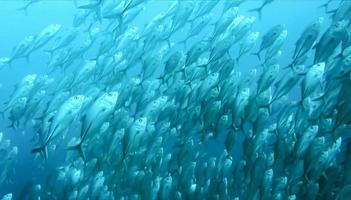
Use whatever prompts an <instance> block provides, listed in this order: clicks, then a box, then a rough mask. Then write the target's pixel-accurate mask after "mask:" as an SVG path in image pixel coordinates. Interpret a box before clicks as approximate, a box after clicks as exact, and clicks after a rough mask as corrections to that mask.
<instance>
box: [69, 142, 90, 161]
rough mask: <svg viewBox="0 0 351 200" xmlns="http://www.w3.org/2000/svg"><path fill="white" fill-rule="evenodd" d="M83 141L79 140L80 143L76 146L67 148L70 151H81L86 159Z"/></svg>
mask: <svg viewBox="0 0 351 200" xmlns="http://www.w3.org/2000/svg"><path fill="white" fill-rule="evenodd" d="M82 144H83V142H79V143H78V144H76V145H74V146H70V147H68V148H67V150H68V151H77V152H78V153H79V156H80V157H81V158H82V159H83V160H84V161H85V158H86V157H85V154H84V151H83V148H82Z"/></svg>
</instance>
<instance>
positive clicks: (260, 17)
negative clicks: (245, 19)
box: [248, 6, 263, 20]
mask: <svg viewBox="0 0 351 200" xmlns="http://www.w3.org/2000/svg"><path fill="white" fill-rule="evenodd" d="M262 9H263V6H261V7H258V8H254V9H250V10H248V12H257V14H258V19H260V20H261V19H262Z"/></svg>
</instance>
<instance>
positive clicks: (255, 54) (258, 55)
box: [251, 52, 261, 60]
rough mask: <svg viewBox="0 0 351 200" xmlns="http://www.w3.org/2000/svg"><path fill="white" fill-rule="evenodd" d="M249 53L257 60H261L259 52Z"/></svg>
mask: <svg viewBox="0 0 351 200" xmlns="http://www.w3.org/2000/svg"><path fill="white" fill-rule="evenodd" d="M251 55H254V56H257V57H258V59H259V60H261V55H260V52H256V53H252V54H251Z"/></svg>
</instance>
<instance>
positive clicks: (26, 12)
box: [18, 4, 30, 16]
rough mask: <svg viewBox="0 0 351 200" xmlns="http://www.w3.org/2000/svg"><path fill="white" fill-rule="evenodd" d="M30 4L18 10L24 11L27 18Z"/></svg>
mask: <svg viewBox="0 0 351 200" xmlns="http://www.w3.org/2000/svg"><path fill="white" fill-rule="evenodd" d="M29 5H30V4H27V5H25V6H23V7H21V8H18V10H19V11H23V12H24V14H25V15H26V16H27V15H28V7H29Z"/></svg>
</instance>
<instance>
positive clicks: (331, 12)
mask: <svg viewBox="0 0 351 200" xmlns="http://www.w3.org/2000/svg"><path fill="white" fill-rule="evenodd" d="M337 10H338V9H334V10H329V11H327V12H326V13H327V14H332V15H334V14H335V13H336V11H337Z"/></svg>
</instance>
